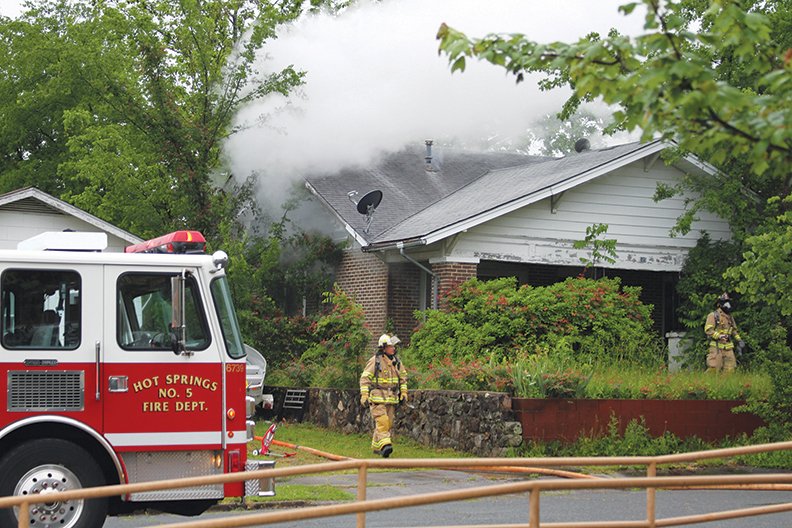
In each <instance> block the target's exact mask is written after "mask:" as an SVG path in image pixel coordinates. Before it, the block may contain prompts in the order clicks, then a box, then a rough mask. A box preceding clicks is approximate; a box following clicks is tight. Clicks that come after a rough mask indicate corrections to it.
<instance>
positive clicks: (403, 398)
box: [399, 391, 407, 403]
mask: <svg viewBox="0 0 792 528" xmlns="http://www.w3.org/2000/svg"><path fill="white" fill-rule="evenodd" d="M399 401H400V402H405V403H407V391H402V392H401V394H399Z"/></svg>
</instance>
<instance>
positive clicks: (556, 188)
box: [421, 141, 668, 245]
mask: <svg viewBox="0 0 792 528" xmlns="http://www.w3.org/2000/svg"><path fill="white" fill-rule="evenodd" d="M666 148H668V146H667V144H665V143H663V142H661V141H658V142H656V143H649V144H647V145H645V146H643V147H639V148H638V149H637V150H634V151H633V152H631V153H629V154H626V155H624V156H621V157H619V158H617V159H615V160H611V161H609V162H607V163H605V164H604V165H600V166H598V167H596V168H594V169H589V170H587V171H584V172H582V173H581V174H578V175H577V176H573V177H571V178H569V179H567V180H564V181H562V182H559V183H558V184H555V185H551V186H550V187H548V188H546V189H543V190H541V191H538V192H535V193H532V194H528V195H526V196H523V197H521V198H518V199H516V200H513V201H512V202H510V203H507V204H503V205H500V206H498V207H495V208H493V209H490V210H489V211H487V212H484V213H481V214H479V215H477V216H473V217H470V218H467V219H465V220H460V221H458V222H456V223H454V224H451V225H448V226H446V227H443V228H440V229H438V230H436V231H434V232H432V233H429V234H427V235H426V236H424V237H421V240H424V241H425V243H426V244H427V245H429V244H434V243H435V242H438V241H440V240H443V239H446V238H448V237H450V236H452V235H455V234H457V233H459V232H461V231H464V230H465V229H470V228H472V227H475V226H477V225H479V224H483V223H486V222H488V221H490V220H492V219H494V218H498V217H500V216H503V215H504V214H508V213H510V212H512V211H515V210H517V209H520V208H522V207H525V206H526V205H530V204H532V203H536V202H538V201H541V200H544V199H545V198H549V197H551V196H554V195H558V194H560V193H562V192H564V191H567V190H569V189H572V188H573V187H577V186H578V185H581V184H584V183H586V182H588V181H591V180H593V179H595V178H599V177H600V176H603V175H605V174H608V173H610V172H613V171H614V170H616V169H618V168H620V167H623V166H625V165H629V164H630V163H633V162H635V161H638V160H640V159H643V158H645V157H646V156H649V155H651V154H654V153H655V152H659V151H661V150H664V149H666Z"/></svg>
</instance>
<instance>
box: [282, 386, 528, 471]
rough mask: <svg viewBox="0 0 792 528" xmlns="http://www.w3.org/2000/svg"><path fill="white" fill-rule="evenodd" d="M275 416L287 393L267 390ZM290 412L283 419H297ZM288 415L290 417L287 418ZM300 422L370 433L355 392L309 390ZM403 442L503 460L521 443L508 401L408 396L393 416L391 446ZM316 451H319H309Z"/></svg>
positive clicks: (467, 395) (472, 395) (504, 397)
mask: <svg viewBox="0 0 792 528" xmlns="http://www.w3.org/2000/svg"><path fill="white" fill-rule="evenodd" d="M271 391H272V393H273V394H274V396H275V414H276V415H277V414H280V413H281V410H280V409H281V406H282V402H283V398H284V395H285V392H286V388H283V387H274V388H271ZM298 414H300V413H299V412H295V411H293V410H285V411H283V415H284V417H286V418H287V419H288V418H290V417H291V418H298V417H299V416H296V415H298ZM290 415H291V416H290ZM303 419H304V420H305V421H308V422H311V423H315V424H317V425H321V426H323V427H327V428H330V429H335V430H338V431H341V432H344V433H367V434H368V433H371V432H372V431H373V426H374V424H373V421H372V419H371V414H370V413H369V411H368V409H364V408H363V406H361V405H360V391H358V390H355V389H349V390H339V389H316V388H311V389H308V398H307V405H306V408H305V411H304V416H303ZM399 436H406V437H409V438H412V439H413V440H415V441H417V442H420V443H421V444H424V445H429V446H433V447H450V448H453V449H457V450H460V451H465V452H468V453H472V454H475V455H477V456H486V457H492V456H504V455H505V454H506V452H507V450H508V448H510V447H516V446H518V445H520V444H521V443H522V426H521V424H520V422H518V421H516V420H515V417H514V413H513V412H512V401H511V397H510V396H509V395H508V394H505V393H500V392H459V391H434V390H416V391H410V401H409V403H408V405H404V404H402V405H400V406H399V408H398V409H397V410H396V426H395V428H394V443H395V445H396V448H397V449H398V442H399V440H398V438H399ZM312 447H316V448H318V449H321V446H312Z"/></svg>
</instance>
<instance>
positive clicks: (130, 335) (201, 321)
mask: <svg viewBox="0 0 792 528" xmlns="http://www.w3.org/2000/svg"><path fill="white" fill-rule="evenodd" d="M173 276H174V275H172V274H160V273H157V274H155V273H127V274H125V275H122V276H121V277H119V279H118V295H117V303H118V314H117V315H118V317H117V321H118V325H117V328H116V335H117V337H118V344H119V345H120V346H121V348H124V349H127V350H162V349H168V350H170V349H171V332H172V328H171V320H172V307H171V277H173ZM184 309H185V327H186V339H185V347H186V348H187V350H203V349H205V348H206V347H207V346H209V342H210V339H209V331H208V327H207V324H206V318H205V317H204V310H203V305H202V304H201V299H200V296H199V295H198V285H197V284H196V282H195V279H193V278H192V277H190V276H188V277H187V282H186V284H185V291H184Z"/></svg>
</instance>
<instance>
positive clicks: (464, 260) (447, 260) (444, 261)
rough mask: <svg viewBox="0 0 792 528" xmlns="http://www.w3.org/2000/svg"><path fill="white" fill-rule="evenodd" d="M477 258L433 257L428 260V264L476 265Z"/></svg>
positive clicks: (478, 259)
mask: <svg viewBox="0 0 792 528" xmlns="http://www.w3.org/2000/svg"><path fill="white" fill-rule="evenodd" d="M479 262H481V259H480V258H478V257H434V258H430V259H429V264H454V263H456V264H478V263H479Z"/></svg>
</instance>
